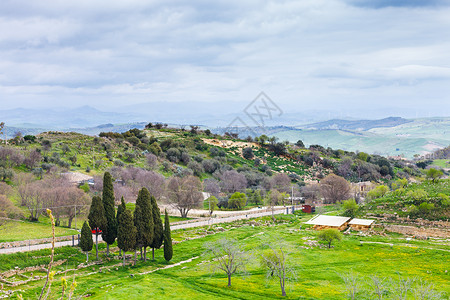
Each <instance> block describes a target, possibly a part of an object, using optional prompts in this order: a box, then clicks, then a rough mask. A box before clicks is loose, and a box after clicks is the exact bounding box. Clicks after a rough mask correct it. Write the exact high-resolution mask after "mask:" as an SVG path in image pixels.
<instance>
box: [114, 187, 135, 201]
mask: <svg viewBox="0 0 450 300" xmlns="http://www.w3.org/2000/svg"><path fill="white" fill-rule="evenodd" d="M122 197H123V199H124V200H125V202H130V201H132V200H133V199H134V200H136V194H135V192H134V190H133V189H132V188H131V187H129V186H127V185H123V184H122V183H118V182H115V183H114V202H115V203H116V204H120V201H121V199H122Z"/></svg>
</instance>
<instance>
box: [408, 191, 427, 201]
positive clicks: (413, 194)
mask: <svg viewBox="0 0 450 300" xmlns="http://www.w3.org/2000/svg"><path fill="white" fill-rule="evenodd" d="M427 196H428V194H427V192H426V191H424V190H422V189H418V190H414V191H409V192H407V193H406V197H407V198H410V199H413V200H416V201H417V200H424V199H426V198H427Z"/></svg>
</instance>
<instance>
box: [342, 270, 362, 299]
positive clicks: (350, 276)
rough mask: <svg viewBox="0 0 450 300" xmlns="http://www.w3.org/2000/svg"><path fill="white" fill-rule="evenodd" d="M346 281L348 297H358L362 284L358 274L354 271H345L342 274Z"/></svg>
mask: <svg viewBox="0 0 450 300" xmlns="http://www.w3.org/2000/svg"><path fill="white" fill-rule="evenodd" d="M340 276H341V278H342V280H344V283H345V291H346V292H347V297H348V298H349V299H351V300H354V299H356V294H357V293H358V291H359V289H360V287H361V285H360V283H359V281H358V276H357V275H356V274H355V273H353V272H349V273H344V274H341V275H340Z"/></svg>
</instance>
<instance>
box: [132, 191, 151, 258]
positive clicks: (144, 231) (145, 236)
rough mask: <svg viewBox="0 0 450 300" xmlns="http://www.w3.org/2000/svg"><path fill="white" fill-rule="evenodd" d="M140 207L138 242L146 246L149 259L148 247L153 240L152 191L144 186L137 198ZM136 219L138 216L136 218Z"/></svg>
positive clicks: (141, 245)
mask: <svg viewBox="0 0 450 300" xmlns="http://www.w3.org/2000/svg"><path fill="white" fill-rule="evenodd" d="M138 207H139V209H140V214H141V216H139V218H137V222H140V223H139V224H137V225H136V227H137V229H138V231H139V233H138V236H139V239H138V241H139V242H138V244H139V247H143V248H144V261H146V260H147V247H148V246H150V245H151V243H152V241H153V234H154V229H153V227H154V226H153V221H154V219H153V213H152V203H151V200H150V193H149V192H148V190H147V189H146V188H142V189H141V190H140V191H139V195H138V197H137V199H136V209H137V208H138ZM135 219H136V218H135Z"/></svg>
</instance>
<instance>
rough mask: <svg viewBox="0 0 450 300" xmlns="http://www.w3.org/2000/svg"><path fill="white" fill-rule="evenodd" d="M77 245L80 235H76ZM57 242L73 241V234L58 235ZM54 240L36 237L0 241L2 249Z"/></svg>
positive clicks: (46, 242)
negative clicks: (24, 239) (33, 238)
mask: <svg viewBox="0 0 450 300" xmlns="http://www.w3.org/2000/svg"><path fill="white" fill-rule="evenodd" d="M74 238H75V245H77V244H78V241H77V239H78V237H77V236H75V237H74ZM55 239H56V242H63V241H71V240H72V236H71V235H68V236H58V237H56V238H55ZM51 242H52V238H45V239H36V240H26V241H15V242H3V243H0V249H6V248H15V247H27V246H32V245H39V244H48V243H51Z"/></svg>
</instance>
